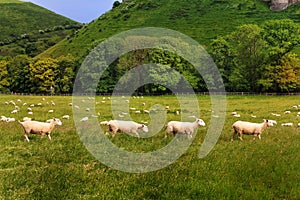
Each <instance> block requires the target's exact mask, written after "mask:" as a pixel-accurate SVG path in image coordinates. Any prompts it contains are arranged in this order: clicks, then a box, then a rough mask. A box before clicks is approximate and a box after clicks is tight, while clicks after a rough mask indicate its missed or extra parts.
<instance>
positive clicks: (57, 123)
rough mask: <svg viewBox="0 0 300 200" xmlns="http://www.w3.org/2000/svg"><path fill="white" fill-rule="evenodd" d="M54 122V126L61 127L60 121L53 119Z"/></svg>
mask: <svg viewBox="0 0 300 200" xmlns="http://www.w3.org/2000/svg"><path fill="white" fill-rule="evenodd" d="M54 121H55V124H56V125H58V126H61V125H62V122H61V121H60V119H54Z"/></svg>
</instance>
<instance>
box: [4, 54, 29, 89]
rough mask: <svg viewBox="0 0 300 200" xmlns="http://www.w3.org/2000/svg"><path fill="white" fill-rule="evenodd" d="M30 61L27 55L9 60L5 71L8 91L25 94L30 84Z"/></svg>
mask: <svg viewBox="0 0 300 200" xmlns="http://www.w3.org/2000/svg"><path fill="white" fill-rule="evenodd" d="M30 63H31V59H30V58H29V57H28V56H27V55H18V56H16V57H14V58H12V59H10V60H9V62H8V66H7V70H8V74H9V85H10V86H9V88H10V91H13V92H20V93H23V92H25V93H27V92H30V90H31V87H32V84H31V81H30V77H29V65H30Z"/></svg>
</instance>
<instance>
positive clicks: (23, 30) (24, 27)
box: [0, 0, 79, 55]
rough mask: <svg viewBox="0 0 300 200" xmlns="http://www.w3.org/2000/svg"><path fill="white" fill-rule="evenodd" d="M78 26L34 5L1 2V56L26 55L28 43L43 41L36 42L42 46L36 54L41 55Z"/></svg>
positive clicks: (13, 0)
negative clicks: (40, 35)
mask: <svg viewBox="0 0 300 200" xmlns="http://www.w3.org/2000/svg"><path fill="white" fill-rule="evenodd" d="M78 25H79V23H78V22H75V21H73V20H70V19H68V18H66V17H63V16H61V15H58V14H56V13H54V12H51V11H49V10H47V9H45V8H42V7H40V6H37V5H35V4H33V3H29V2H22V1H18V0H0V30H1V34H0V55H15V54H18V53H25V49H24V47H25V46H28V45H29V44H28V42H29V43H32V42H35V41H38V40H39V39H40V38H43V42H41V41H40V42H39V43H42V44H40V45H39V46H40V47H39V48H40V50H39V51H38V52H41V51H43V50H45V49H46V48H47V47H49V46H51V44H52V45H53V44H55V43H57V42H59V41H60V40H62V39H63V38H65V37H66V35H68V34H70V33H71V32H72V31H70V30H71V29H74V28H78ZM66 29H68V30H67V31H66ZM38 33H43V35H42V37H39V34H38ZM30 36H34V37H31V38H30ZM50 38H52V39H50ZM24 39H25V40H26V39H27V41H24ZM28 39H30V41H28ZM20 40H23V41H21V42H20ZM47 43H48V44H47ZM41 46H44V47H43V48H42V47H41Z"/></svg>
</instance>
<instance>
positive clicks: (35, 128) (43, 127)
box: [19, 119, 62, 142]
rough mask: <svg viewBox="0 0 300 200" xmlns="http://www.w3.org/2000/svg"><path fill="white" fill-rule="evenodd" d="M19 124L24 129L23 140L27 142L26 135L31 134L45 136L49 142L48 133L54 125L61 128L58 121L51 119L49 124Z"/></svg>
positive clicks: (29, 122)
mask: <svg viewBox="0 0 300 200" xmlns="http://www.w3.org/2000/svg"><path fill="white" fill-rule="evenodd" d="M19 123H20V124H21V125H22V127H23V129H24V137H25V140H26V141H28V142H29V138H28V135H29V133H32V134H40V135H42V136H44V135H47V136H48V138H49V140H51V136H50V133H51V131H52V130H53V129H54V126H55V125H59V126H61V125H62V123H61V121H60V120H59V119H53V120H52V121H51V122H50V123H47V122H39V121H24V122H20V121H19Z"/></svg>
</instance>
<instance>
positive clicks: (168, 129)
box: [165, 126, 173, 138]
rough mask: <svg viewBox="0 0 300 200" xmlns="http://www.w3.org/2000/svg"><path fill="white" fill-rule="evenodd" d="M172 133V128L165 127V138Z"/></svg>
mask: <svg viewBox="0 0 300 200" xmlns="http://www.w3.org/2000/svg"><path fill="white" fill-rule="evenodd" d="M171 132H173V128H172V127H169V126H168V127H167V130H166V134H165V138H166V137H168V135H169V134H170V133H171Z"/></svg>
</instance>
